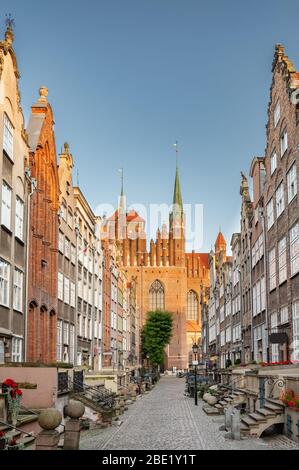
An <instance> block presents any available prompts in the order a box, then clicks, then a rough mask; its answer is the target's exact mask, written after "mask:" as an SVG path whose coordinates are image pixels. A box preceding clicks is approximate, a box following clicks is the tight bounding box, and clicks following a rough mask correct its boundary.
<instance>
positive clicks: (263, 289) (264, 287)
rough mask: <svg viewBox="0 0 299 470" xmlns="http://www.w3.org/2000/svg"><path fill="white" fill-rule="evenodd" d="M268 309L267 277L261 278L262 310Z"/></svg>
mask: <svg viewBox="0 0 299 470" xmlns="http://www.w3.org/2000/svg"><path fill="white" fill-rule="evenodd" d="M265 309H266V281H265V277H264V276H263V277H262V278H261V310H262V311H263V310H265Z"/></svg>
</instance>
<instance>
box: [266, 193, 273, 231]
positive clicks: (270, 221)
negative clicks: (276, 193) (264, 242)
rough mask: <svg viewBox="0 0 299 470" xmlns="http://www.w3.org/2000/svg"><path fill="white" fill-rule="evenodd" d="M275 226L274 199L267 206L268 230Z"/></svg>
mask: <svg viewBox="0 0 299 470" xmlns="http://www.w3.org/2000/svg"><path fill="white" fill-rule="evenodd" d="M273 224H274V204H273V197H272V198H271V199H270V201H269V202H268V204H267V229H268V230H270V228H271V227H272V226H273Z"/></svg>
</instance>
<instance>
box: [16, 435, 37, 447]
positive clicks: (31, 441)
mask: <svg viewBox="0 0 299 470" xmlns="http://www.w3.org/2000/svg"><path fill="white" fill-rule="evenodd" d="M34 442H35V436H26V437H21V438H20V439H18V440H17V443H18V444H24V447H25V448H26V447H29V446H32V445H33V444H34Z"/></svg>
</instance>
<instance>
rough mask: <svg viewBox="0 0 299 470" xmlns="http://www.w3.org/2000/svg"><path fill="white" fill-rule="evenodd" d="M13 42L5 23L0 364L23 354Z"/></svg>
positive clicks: (23, 150)
mask: <svg viewBox="0 0 299 470" xmlns="http://www.w3.org/2000/svg"><path fill="white" fill-rule="evenodd" d="M13 41H14V34H13V30H12V24H10V23H9V22H8V24H7V29H6V32H5V37H4V40H2V41H0V149H1V158H0V200H1V204H0V220H1V226H0V364H2V363H4V362H21V361H24V360H25V357H26V354H25V351H26V317H27V294H26V292H27V289H26V286H27V272H28V270H27V266H26V260H27V250H28V241H27V240H28V197H29V193H30V191H31V179H30V169H29V147H28V136H27V134H26V132H25V129H24V127H25V123H24V117H23V112H22V108H21V101H20V92H19V83H18V82H19V71H18V65H17V59H16V55H15V52H14V49H13Z"/></svg>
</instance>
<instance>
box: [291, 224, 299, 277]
mask: <svg viewBox="0 0 299 470" xmlns="http://www.w3.org/2000/svg"><path fill="white" fill-rule="evenodd" d="M290 263H291V276H293V275H294V274H296V273H297V272H298V271H299V223H298V222H297V224H296V225H294V226H293V227H292V228H291V230H290Z"/></svg>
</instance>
